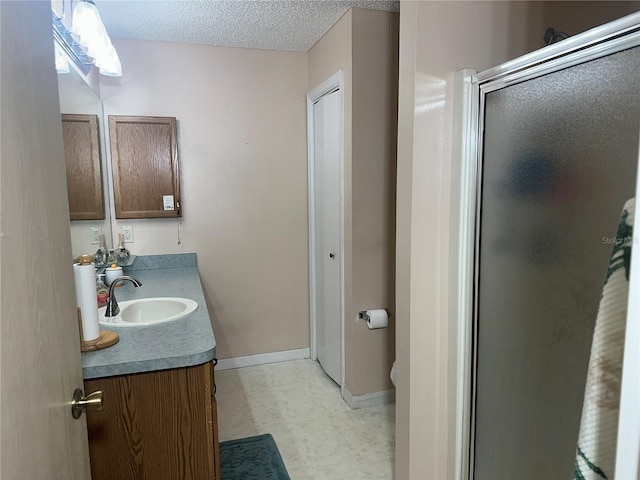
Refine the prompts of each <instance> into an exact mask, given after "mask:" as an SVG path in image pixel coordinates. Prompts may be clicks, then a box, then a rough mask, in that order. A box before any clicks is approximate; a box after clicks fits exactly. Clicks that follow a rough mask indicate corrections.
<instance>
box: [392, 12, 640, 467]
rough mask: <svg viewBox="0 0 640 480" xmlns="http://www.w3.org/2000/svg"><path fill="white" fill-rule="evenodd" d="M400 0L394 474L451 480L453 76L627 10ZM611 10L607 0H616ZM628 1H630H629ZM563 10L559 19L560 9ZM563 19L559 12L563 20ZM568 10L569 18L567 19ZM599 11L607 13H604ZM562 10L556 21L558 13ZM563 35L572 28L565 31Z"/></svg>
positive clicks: (454, 189)
mask: <svg viewBox="0 0 640 480" xmlns="http://www.w3.org/2000/svg"><path fill="white" fill-rule="evenodd" d="M555 3H556V2H535V1H534V2H501V1H496V2H485V1H475V2H457V1H451V2H447V1H441V2H408V1H407V2H405V1H403V2H402V3H401V9H400V12H401V13H400V75H399V82H400V87H399V116H398V184H397V189H398V192H397V246H396V262H397V266H396V313H397V314H396V317H397V324H396V335H397V338H396V348H397V361H398V364H397V365H398V379H397V383H398V388H397V393H396V422H397V423H396V425H397V427H396V478H397V479H398V480H400V479H405V478H415V479H436V478H437V479H441V478H453V477H454V465H455V463H454V449H453V433H454V429H453V425H454V423H453V420H454V415H453V413H454V412H452V408H453V406H454V405H455V393H456V392H455V388H454V386H455V377H454V373H455V367H456V365H455V352H453V351H449V345H451V344H452V342H453V344H455V338H453V337H454V336H455V334H456V333H455V328H454V322H453V316H452V313H453V311H454V306H453V305H452V304H451V299H452V298H455V292H454V291H453V288H452V287H451V276H452V275H453V273H452V272H451V271H450V269H449V267H450V265H449V258H450V253H451V251H450V250H451V248H452V247H451V246H452V245H455V242H456V241H457V239H454V238H450V234H449V232H450V222H451V213H452V212H451V211H450V202H451V198H452V196H457V195H459V193H460V192H459V188H458V187H457V185H458V183H457V179H452V178H451V171H452V168H453V163H454V162H455V161H456V159H454V158H453V156H452V143H453V138H452V135H453V102H454V93H453V77H454V73H455V71H456V70H459V69H461V68H473V69H476V70H478V71H482V70H485V69H487V68H490V67H492V66H496V65H499V64H500V63H503V62H505V61H507V60H510V59H513V58H515V57H517V56H520V55H522V54H525V53H527V52H529V51H532V50H534V49H537V48H540V47H542V46H543V41H542V38H543V34H544V30H545V29H546V28H547V27H549V26H553V27H554V28H556V29H560V30H563V29H566V30H568V33H576V32H577V31H580V30H583V29H585V28H589V27H592V26H594V25H597V24H601V23H604V22H606V21H609V20H611V19H612V18H613V17H612V15H614V17H615V16H619V15H624V14H626V13H628V12H627V11H626V10H625V9H626V7H627V6H628V2H621V3H622V4H626V5H614V9H615V11H616V12H618V13H616V14H612V13H611V9H609V5H610V3H611V2H562V3H563V4H564V5H555ZM616 3H618V2H616ZM634 5H637V3H636V4H634ZM563 12H564V13H563ZM569 12H570V13H571V14H569ZM576 12H579V14H576ZM604 12H607V13H606V14H605V13H604ZM561 13H562V15H565V14H566V16H565V17H561ZM574 29H575V31H574Z"/></svg>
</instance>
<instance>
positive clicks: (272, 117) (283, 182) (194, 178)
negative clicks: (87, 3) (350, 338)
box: [101, 40, 309, 358]
mask: <svg viewBox="0 0 640 480" xmlns="http://www.w3.org/2000/svg"><path fill="white" fill-rule="evenodd" d="M116 48H117V49H118V52H119V54H120V56H121V59H122V64H123V72H124V75H123V76H122V77H121V78H119V79H114V78H103V79H102V84H101V93H102V99H103V102H104V109H105V114H106V115H115V114H119V115H160V116H163V115H166V116H175V117H177V119H178V148H179V158H180V172H181V185H182V186H181V189H182V206H183V212H184V217H183V219H182V222H181V226H180V238H181V245H178V222H177V221H176V219H154V220H126V221H116V222H115V223H114V235H115V234H117V233H118V232H119V231H120V226H121V225H123V224H124V225H133V229H134V240H135V243H133V244H130V245H129V246H128V248H129V250H130V251H131V252H132V253H134V254H161V253H177V252H197V254H198V269H199V272H200V276H201V279H202V284H203V287H204V291H205V296H206V298H207V304H208V307H209V313H210V315H211V318H212V323H213V328H214V332H215V335H216V340H217V356H218V357H219V358H228V357H238V356H243V355H252V354H260V353H265V352H277V351H282V350H289V349H296V348H305V347H308V346H309V287H308V285H309V282H308V276H309V274H308V259H307V253H308V222H307V155H306V154H307V152H306V100H305V98H306V92H307V58H306V54H304V53H291V52H274V51H266V50H250V49H238V48H220V47H210V46H197V45H185V44H172V43H161V42H146V41H135V40H118V41H117V42H116Z"/></svg>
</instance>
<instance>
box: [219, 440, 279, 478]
mask: <svg viewBox="0 0 640 480" xmlns="http://www.w3.org/2000/svg"><path fill="white" fill-rule="evenodd" d="M220 469H221V470H222V471H221V476H222V480H250V479H256V480H291V479H290V477H289V474H288V473H287V469H286V468H285V466H284V462H283V461H282V457H281V456H280V452H279V451H278V447H277V445H276V442H275V440H274V439H273V437H272V436H271V435H269V434H268V433H267V434H265V435H258V436H255V437H248V438H241V439H239V440H229V441H227V442H222V443H220Z"/></svg>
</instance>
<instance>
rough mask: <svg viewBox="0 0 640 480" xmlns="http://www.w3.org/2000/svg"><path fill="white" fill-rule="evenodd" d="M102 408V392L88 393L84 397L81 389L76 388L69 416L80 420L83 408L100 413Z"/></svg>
mask: <svg viewBox="0 0 640 480" xmlns="http://www.w3.org/2000/svg"><path fill="white" fill-rule="evenodd" d="M103 406H104V401H103V395H102V390H98V391H97V392H93V393H90V394H89V395H87V396H86V397H85V396H84V392H83V391H82V390H81V389H79V388H76V389H75V391H74V392H73V400H72V401H71V415H72V416H73V418H80V415H82V411H83V410H84V409H85V408H90V409H91V410H98V411H100V410H102V407H103Z"/></svg>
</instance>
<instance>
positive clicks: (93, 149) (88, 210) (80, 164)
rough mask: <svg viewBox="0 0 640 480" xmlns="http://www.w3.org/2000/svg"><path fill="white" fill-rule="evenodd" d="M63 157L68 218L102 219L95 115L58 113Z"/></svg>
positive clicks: (98, 148) (102, 202) (100, 178)
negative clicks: (59, 115)
mask: <svg viewBox="0 0 640 480" xmlns="http://www.w3.org/2000/svg"><path fill="white" fill-rule="evenodd" d="M62 138H63V141H64V160H65V163H66V166H67V195H68V197H69V215H70V219H71V220H103V219H104V198H103V195H102V175H101V171H100V139H99V138H100V137H99V135H98V116H97V115H75V114H68V113H63V114H62Z"/></svg>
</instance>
